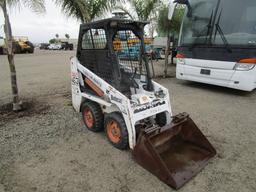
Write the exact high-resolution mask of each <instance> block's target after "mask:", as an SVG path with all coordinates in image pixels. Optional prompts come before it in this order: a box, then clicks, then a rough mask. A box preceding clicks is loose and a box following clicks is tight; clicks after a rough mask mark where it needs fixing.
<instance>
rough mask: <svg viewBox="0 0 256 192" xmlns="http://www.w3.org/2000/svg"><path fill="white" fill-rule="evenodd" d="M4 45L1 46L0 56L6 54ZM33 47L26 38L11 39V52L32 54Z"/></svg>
mask: <svg viewBox="0 0 256 192" xmlns="http://www.w3.org/2000/svg"><path fill="white" fill-rule="evenodd" d="M6 48H7V47H6V45H5V44H4V45H3V46H2V51H0V54H1V53H2V54H4V53H6ZM34 49H35V47H34V45H33V44H32V43H31V42H30V41H29V40H28V37H13V51H14V53H16V54H19V53H34Z"/></svg>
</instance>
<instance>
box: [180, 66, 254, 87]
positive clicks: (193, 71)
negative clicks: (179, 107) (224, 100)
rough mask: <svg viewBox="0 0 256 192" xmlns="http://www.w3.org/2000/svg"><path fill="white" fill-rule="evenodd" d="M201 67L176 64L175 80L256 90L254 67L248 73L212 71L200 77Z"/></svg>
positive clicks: (222, 70) (223, 70) (224, 70)
mask: <svg viewBox="0 0 256 192" xmlns="http://www.w3.org/2000/svg"><path fill="white" fill-rule="evenodd" d="M201 69H202V67H197V66H190V65H183V64H177V68H176V77H177V79H181V80H187V81H195V82H200V83H205V84H211V85H218V86H222V87H229V88H233V89H238V90H243V91H252V90H254V89H255V88H256V66H255V67H254V68H253V69H252V70H250V71H235V70H226V69H213V68H209V69H210V70H211V74H210V75H202V74H201V73H200V72H201Z"/></svg>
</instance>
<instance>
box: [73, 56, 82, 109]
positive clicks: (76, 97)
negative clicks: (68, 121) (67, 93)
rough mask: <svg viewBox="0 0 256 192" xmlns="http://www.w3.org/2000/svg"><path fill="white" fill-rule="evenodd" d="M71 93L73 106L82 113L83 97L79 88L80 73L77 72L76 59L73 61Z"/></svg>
mask: <svg viewBox="0 0 256 192" xmlns="http://www.w3.org/2000/svg"><path fill="white" fill-rule="evenodd" d="M71 91H72V105H73V107H74V109H75V110H76V111H77V112H80V106H81V103H82V96H81V91H80V87H79V73H78V70H77V64H76V62H75V60H74V59H71Z"/></svg>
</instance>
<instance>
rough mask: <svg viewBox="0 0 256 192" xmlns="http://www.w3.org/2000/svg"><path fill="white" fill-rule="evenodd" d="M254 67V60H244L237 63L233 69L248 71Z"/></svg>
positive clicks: (255, 59)
mask: <svg viewBox="0 0 256 192" xmlns="http://www.w3.org/2000/svg"><path fill="white" fill-rule="evenodd" d="M255 65H256V58H246V59H241V60H240V61H238V62H237V63H236V65H235V67H234V70H237V71H249V70H252V69H253V68H254V67H255Z"/></svg>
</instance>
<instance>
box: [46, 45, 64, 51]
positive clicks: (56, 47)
mask: <svg viewBox="0 0 256 192" xmlns="http://www.w3.org/2000/svg"><path fill="white" fill-rule="evenodd" d="M61 48H62V46H61V44H50V45H49V46H48V49H49V50H61Z"/></svg>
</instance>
